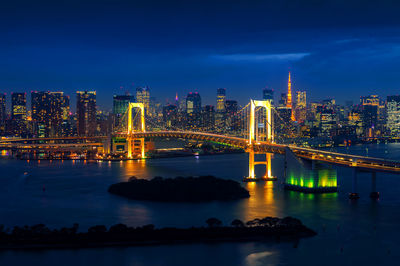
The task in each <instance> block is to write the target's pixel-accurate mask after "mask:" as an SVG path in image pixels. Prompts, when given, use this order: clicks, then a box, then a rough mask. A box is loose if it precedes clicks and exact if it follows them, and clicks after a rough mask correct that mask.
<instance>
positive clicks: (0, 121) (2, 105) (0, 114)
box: [0, 93, 7, 134]
mask: <svg viewBox="0 0 400 266" xmlns="http://www.w3.org/2000/svg"><path fill="white" fill-rule="evenodd" d="M6 118H7V113H6V95H5V94H4V93H0V134H4V133H5V131H6Z"/></svg>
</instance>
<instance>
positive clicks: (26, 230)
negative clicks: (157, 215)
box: [0, 217, 317, 251]
mask: <svg viewBox="0 0 400 266" xmlns="http://www.w3.org/2000/svg"><path fill="white" fill-rule="evenodd" d="M206 222H207V224H208V227H191V228H168V227H167V228H160V229H155V228H154V225H145V226H142V227H136V228H134V227H128V226H126V225H124V224H117V225H114V226H111V227H110V228H109V229H108V230H107V228H106V227H105V226H103V225H97V226H93V227H91V228H89V230H88V231H87V232H77V230H78V225H77V224H75V225H74V226H73V227H72V228H61V229H59V230H57V229H56V230H50V229H49V228H47V227H46V226H45V225H34V226H31V227H29V226H24V227H17V226H16V227H14V229H13V230H11V231H2V232H1V233H0V234H1V237H0V251H5V250H46V249H84V248H106V247H130V246H156V245H185V244H198V243H199V244H201V243H204V244H207V243H223V242H277V243H279V242H281V241H282V242H291V241H294V242H298V241H299V239H301V238H307V237H312V236H315V235H316V234H317V233H316V232H315V231H313V230H312V229H310V228H308V227H306V226H304V225H303V224H302V223H301V221H300V220H298V219H295V218H292V217H285V218H282V219H280V218H275V217H265V218H263V219H254V220H251V221H248V222H247V223H243V222H241V221H240V220H234V221H233V222H232V223H231V225H230V226H222V225H221V221H219V220H218V219H216V218H210V219H208V220H207V221H206Z"/></svg>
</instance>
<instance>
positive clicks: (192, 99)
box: [186, 92, 201, 129]
mask: <svg viewBox="0 0 400 266" xmlns="http://www.w3.org/2000/svg"><path fill="white" fill-rule="evenodd" d="M200 115H201V97H200V94H198V93H197V92H195V93H193V92H190V93H189V94H188V96H187V97H186V117H187V126H188V127H189V129H194V128H197V127H199V126H200V125H201V117H200Z"/></svg>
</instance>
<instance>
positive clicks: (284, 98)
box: [279, 93, 287, 107]
mask: <svg viewBox="0 0 400 266" xmlns="http://www.w3.org/2000/svg"><path fill="white" fill-rule="evenodd" d="M286 103H287V95H286V93H281V99H280V100H279V107H286Z"/></svg>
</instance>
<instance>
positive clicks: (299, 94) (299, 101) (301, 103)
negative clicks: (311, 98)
mask: <svg viewBox="0 0 400 266" xmlns="http://www.w3.org/2000/svg"><path fill="white" fill-rule="evenodd" d="M306 107H307V97H306V92H305V91H296V108H306Z"/></svg>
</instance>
